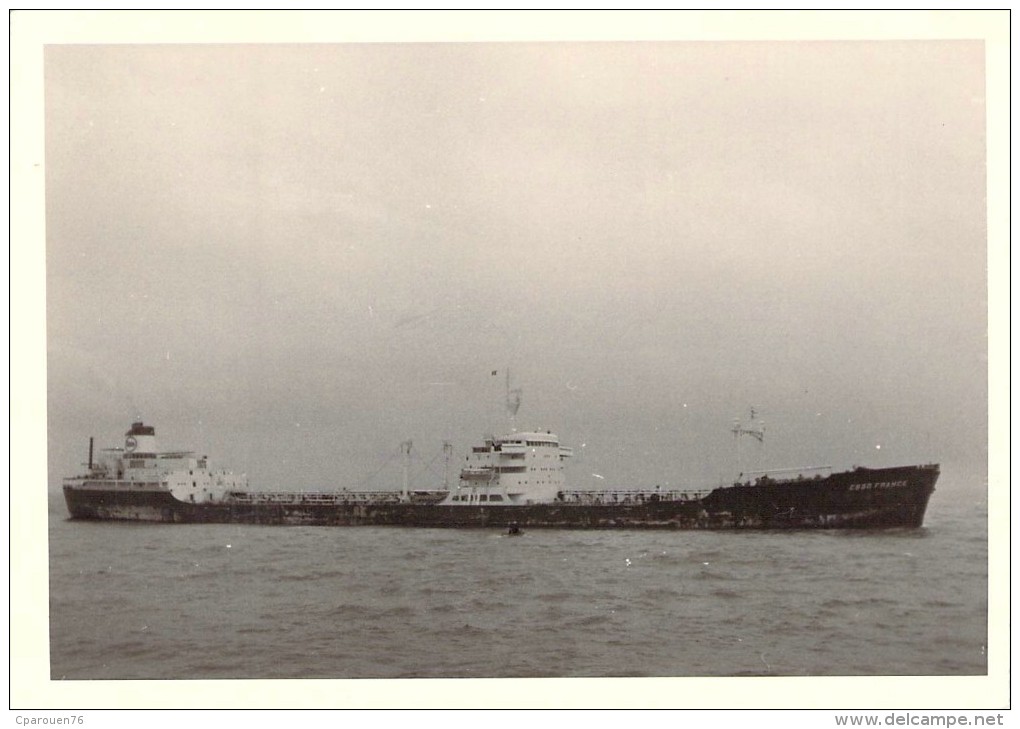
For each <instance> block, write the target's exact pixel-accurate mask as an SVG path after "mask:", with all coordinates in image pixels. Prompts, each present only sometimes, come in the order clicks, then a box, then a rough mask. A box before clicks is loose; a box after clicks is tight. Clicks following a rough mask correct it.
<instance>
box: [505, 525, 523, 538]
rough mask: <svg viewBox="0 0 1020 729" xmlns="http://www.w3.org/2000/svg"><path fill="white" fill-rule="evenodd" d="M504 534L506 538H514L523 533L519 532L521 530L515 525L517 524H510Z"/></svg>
mask: <svg viewBox="0 0 1020 729" xmlns="http://www.w3.org/2000/svg"><path fill="white" fill-rule="evenodd" d="M506 533H507V536H510V537H516V536H518V535H520V534H523V533H524V532H522V531H521V528H520V527H519V526H518V525H517V522H511V523H510V526H509V527H507V530H506Z"/></svg>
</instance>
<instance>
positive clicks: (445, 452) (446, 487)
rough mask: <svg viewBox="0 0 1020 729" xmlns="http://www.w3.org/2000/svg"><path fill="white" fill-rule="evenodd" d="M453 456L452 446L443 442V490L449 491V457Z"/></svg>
mask: <svg viewBox="0 0 1020 729" xmlns="http://www.w3.org/2000/svg"><path fill="white" fill-rule="evenodd" d="M451 455H453V444H452V443H450V441H448V440H444V441H443V461H444V463H443V489H444V490H446V491H449V490H450V456H451Z"/></svg>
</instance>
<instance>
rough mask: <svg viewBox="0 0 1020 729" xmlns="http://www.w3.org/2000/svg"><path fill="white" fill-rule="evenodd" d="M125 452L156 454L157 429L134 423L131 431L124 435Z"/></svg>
mask: <svg viewBox="0 0 1020 729" xmlns="http://www.w3.org/2000/svg"><path fill="white" fill-rule="evenodd" d="M124 451H125V452H126V453H138V454H143V453H145V454H149V453H155V452H156V429H155V428H153V427H152V426H151V425H145V424H144V423H141V422H137V423H132V424H131V430H129V431H128V432H127V433H125V434H124Z"/></svg>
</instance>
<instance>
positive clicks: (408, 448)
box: [400, 440, 411, 501]
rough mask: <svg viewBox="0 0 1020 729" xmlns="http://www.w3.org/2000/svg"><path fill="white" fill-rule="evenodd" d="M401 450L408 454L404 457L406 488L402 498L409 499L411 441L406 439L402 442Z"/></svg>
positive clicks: (403, 499)
mask: <svg viewBox="0 0 1020 729" xmlns="http://www.w3.org/2000/svg"><path fill="white" fill-rule="evenodd" d="M400 451H401V452H402V453H403V454H404V455H405V456H406V458H405V459H404V490H403V491H402V492H401V494H400V500H401V501H407V500H408V495H407V492H408V483H409V481H410V479H411V441H409V440H405V441H404V442H403V443H401V444H400Z"/></svg>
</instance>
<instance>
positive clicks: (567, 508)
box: [64, 466, 938, 529]
mask: <svg viewBox="0 0 1020 729" xmlns="http://www.w3.org/2000/svg"><path fill="white" fill-rule="evenodd" d="M937 479H938V468H937V467H935V466H910V467H901V468H886V469H855V470H853V471H847V472H844V473H839V474H833V475H831V476H828V477H827V478H824V479H811V480H803V481H768V480H764V481H762V482H759V483H757V484H754V485H735V486H729V487H723V488H718V489H715V490H713V491H711V492H710V493H708V494H707V495H705V496H704V497H702V498H700V499H690V500H685V501H665V500H656V498H655V496H654V495H651V496H650V497H649V498H648V499H647V500H646V501H644V502H643V503H627V504H623V503H599V502H597V501H596V502H595V503H583V504H581V503H569V502H562V501H557V502H553V503H546V504H527V505H518V504H514V505H499V506H496V505H491V506H487V505H460V504H415V503H392V502H390V503H350V504H344V503H333V504H310V503H309V504H306V503H300V502H293V503H282V504H281V503H242V502H233V503H232V502H221V503H204V504H203V503H200V504H195V503H188V502H183V501H180V500H178V499H175V498H174V497H173V495H172V494H171V493H170V492H169V491H166V490H160V489H158V488H139V489H137V490H135V491H130V490H123V489H111V490H104V489H103V488H102V484H101V482H91V483H89V484H87V485H86V486H87V487H82V486H77V485H75V484H67V485H65V486H64V497H65V500H66V502H67V507H68V511H69V512H70V514H71V517H72V518H73V519H88V520H104V521H108V520H112V521H143V522H162V523H170V524H203V523H204V524H265V525H294V526H415V527H447V528H450V527H452V528H492V527H499V528H505V527H506V526H507V525H508V524H511V523H516V524H517V525H519V526H520V527H521V528H542V527H546V528H582V529H613V528H616V529H621V528H622V529H638V528H649V529H880V528H896V527H899V528H917V527H920V526H921V525H922V524H923V521H924V514H925V510H926V508H927V505H928V500H929V499H930V497H931V494H932V492H933V491H934V488H935V482H936V480H937Z"/></svg>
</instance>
